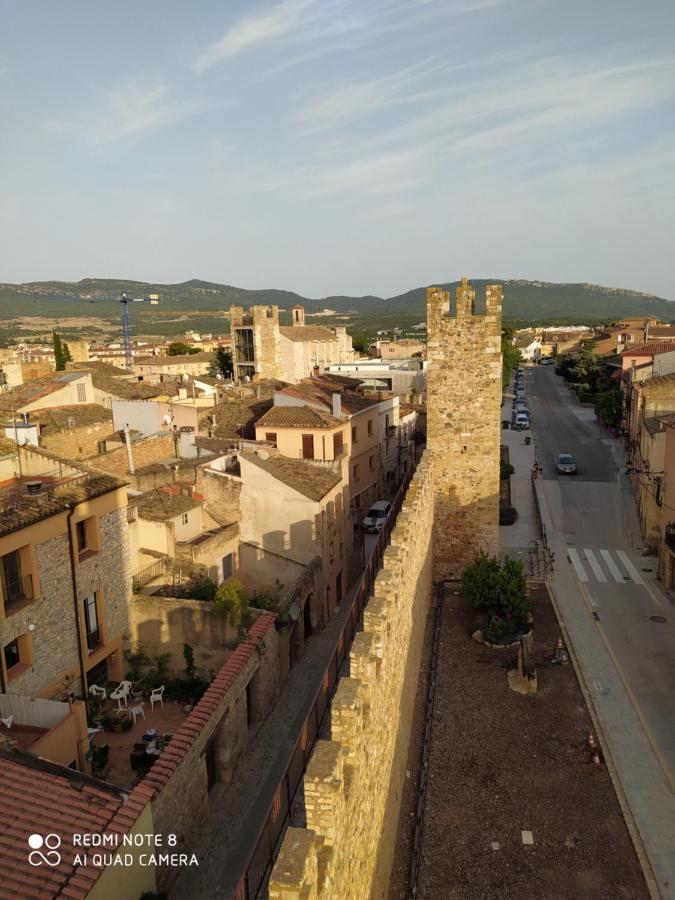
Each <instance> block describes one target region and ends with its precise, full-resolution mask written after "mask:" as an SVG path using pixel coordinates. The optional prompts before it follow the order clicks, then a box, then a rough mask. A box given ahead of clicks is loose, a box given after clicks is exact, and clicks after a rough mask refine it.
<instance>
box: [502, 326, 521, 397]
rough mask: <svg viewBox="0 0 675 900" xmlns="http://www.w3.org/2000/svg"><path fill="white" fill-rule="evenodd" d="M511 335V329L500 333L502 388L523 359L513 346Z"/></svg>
mask: <svg viewBox="0 0 675 900" xmlns="http://www.w3.org/2000/svg"><path fill="white" fill-rule="evenodd" d="M513 335H514V331H513V328H505V329H504V331H503V332H502V385H503V386H504V387H506V385H507V384H508V383H509V381H510V380H511V373H512V372H513V370H514V369H517V368H518V366H519V365H520V361H521V359H522V358H523V355H522V353H521V352H520V350H519V349H518V348H517V347H514V346H513Z"/></svg>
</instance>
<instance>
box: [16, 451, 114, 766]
mask: <svg viewBox="0 0 675 900" xmlns="http://www.w3.org/2000/svg"><path fill="white" fill-rule="evenodd" d="M0 484H1V485H2V487H1V488H0V511H1V515H0V522H1V524H0V585H1V596H0V646H1V647H2V653H1V654H0V691H1V692H2V693H3V694H7V695H12V696H13V697H14V696H19V697H27V698H44V699H50V700H51V699H56V700H65V699H67V698H68V697H84V696H86V692H87V689H88V687H89V685H91V684H93V683H99V682H103V681H107V680H114V679H118V680H119V679H120V678H121V677H122V671H123V660H122V641H123V635H124V633H125V632H126V630H127V628H128V609H127V599H128V591H129V583H130V582H129V549H128V543H127V521H126V517H127V509H126V506H127V499H126V489H125V486H124V483H123V482H121V481H119V480H118V479H116V478H113V477H110V476H107V475H101V474H92V473H88V472H87V471H85V470H83V469H80V468H77V467H76V466H74V465H72V464H70V463H66V462H63V461H61V460H59V459H58V458H56V457H54V456H51V455H48V454H45V453H44V451H40V450H37V449H35V448H30V447H18V446H17V445H16V444H15V443H14V442H13V441H8V440H4V439H0ZM69 728H70V726H69ZM69 734H70V736H71V738H72V728H71V729H70V731H69ZM85 749H86V747H85ZM82 752H83V751H82V748H81V747H80V749H79V751H78V753H77V754H75V758H76V759H77V760H78V762H79V763H80V764H82V759H81V756H82ZM70 761H71V759H70V758H69V759H68V762H70Z"/></svg>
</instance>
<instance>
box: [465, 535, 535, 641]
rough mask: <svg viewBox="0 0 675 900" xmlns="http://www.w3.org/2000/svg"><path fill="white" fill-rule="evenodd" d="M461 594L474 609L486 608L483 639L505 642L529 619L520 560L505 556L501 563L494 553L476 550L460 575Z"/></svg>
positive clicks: (528, 602) (529, 606) (529, 608)
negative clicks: (476, 553)
mask: <svg viewBox="0 0 675 900" xmlns="http://www.w3.org/2000/svg"><path fill="white" fill-rule="evenodd" d="M462 594H463V596H464V597H465V598H466V599H467V600H469V602H470V603H471V604H472V605H473V606H474V607H476V609H482V610H485V611H486V612H487V614H488V624H487V626H486V628H485V629H484V632H483V633H484V635H485V639H486V640H487V641H488V642H489V643H491V644H500V643H506V642H507V639H509V638H512V637H513V636H514V635H515V634H516V633H517V632H518V631H519V629H520V628H521V627H522V626H523V625H525V624H526V623H527V621H528V618H529V615H530V612H531V610H532V604H531V602H530V599H529V597H528V596H527V582H526V580H525V569H524V567H523V564H522V562H520V560H517V559H512V558H511V557H509V556H507V557H506V558H505V559H504V564H503V565H501V566H500V564H499V561H498V560H497V559H496V558H495V557H494V556H488V555H487V554H486V553H479V554H478V555H477V556H476V557H475V558H474V561H473V562H472V563H471V565H470V566H469V567H468V568H467V569H466V571H465V572H464V575H463V577H462Z"/></svg>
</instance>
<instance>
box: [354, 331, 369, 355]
mask: <svg viewBox="0 0 675 900" xmlns="http://www.w3.org/2000/svg"><path fill="white" fill-rule="evenodd" d="M352 347H353V348H354V350H356V352H357V353H367V352H368V340H367V338H366V337H365V335H363V334H353V335H352Z"/></svg>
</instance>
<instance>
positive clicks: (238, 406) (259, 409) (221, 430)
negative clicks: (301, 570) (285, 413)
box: [199, 397, 272, 438]
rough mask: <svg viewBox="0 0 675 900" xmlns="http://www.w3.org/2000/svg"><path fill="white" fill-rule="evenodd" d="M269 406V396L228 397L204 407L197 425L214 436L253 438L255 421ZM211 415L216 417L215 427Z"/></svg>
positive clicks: (270, 401) (270, 402)
mask: <svg viewBox="0 0 675 900" xmlns="http://www.w3.org/2000/svg"><path fill="white" fill-rule="evenodd" d="M271 406H272V400H271V397H270V398H269V399H258V398H257V397H242V398H238V397H233V398H232V399H230V398H228V399H226V400H223V401H222V402H221V403H218V404H217V405H216V406H211V407H209V408H208V409H205V410H204V411H203V415H202V416H201V417H200V419H199V427H200V430H201V431H202V432H204V431H206V430H207V429H208V430H209V432H211V433H212V434H213V436H214V437H227V438H240V437H247V438H254V437H255V424H256V422H257V421H258V419H259V418H260V417H261V416H262V415H264V414H265V413H266V412H267V410H268V409H270V407H271ZM213 416H215V417H216V425H215V427H213V426H212V424H211V423H212V422H213Z"/></svg>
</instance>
